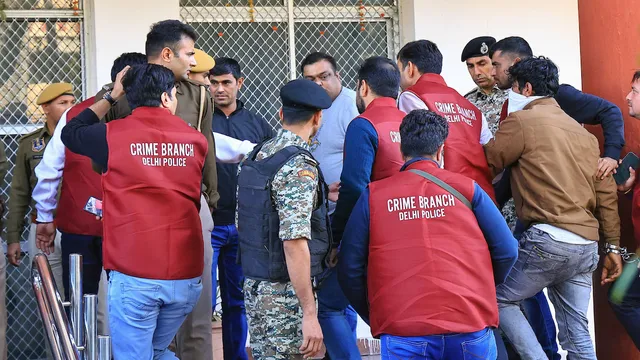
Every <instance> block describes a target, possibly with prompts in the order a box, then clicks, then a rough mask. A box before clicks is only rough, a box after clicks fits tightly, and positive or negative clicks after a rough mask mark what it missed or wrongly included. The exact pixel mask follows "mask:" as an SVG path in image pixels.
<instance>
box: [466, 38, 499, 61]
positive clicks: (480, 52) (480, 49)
mask: <svg viewBox="0 0 640 360" xmlns="http://www.w3.org/2000/svg"><path fill="white" fill-rule="evenodd" d="M495 43H496V39H495V38H493V37H491V36H480V37H477V38H475V39H473V40H471V41H469V42H468V43H467V46H465V47H464V49H463V50H462V56H460V61H466V60H467V59H468V58H472V57H476V56H489V48H491V45H493V44H495Z"/></svg>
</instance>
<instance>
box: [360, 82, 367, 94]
mask: <svg viewBox="0 0 640 360" xmlns="http://www.w3.org/2000/svg"><path fill="white" fill-rule="evenodd" d="M367 96H369V84H367V81H366V80H360V97H362V98H364V97H367Z"/></svg>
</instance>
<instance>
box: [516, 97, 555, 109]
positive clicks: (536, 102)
mask: <svg viewBox="0 0 640 360" xmlns="http://www.w3.org/2000/svg"><path fill="white" fill-rule="evenodd" d="M536 105H551V106H555V107H560V105H559V104H558V102H557V101H556V99H555V98H552V97H551V96H545V97H542V98H538V99H535V100H533V101H531V102H529V103H528V104H527V106H525V107H524V108H523V109H522V110H529V109H531V108H532V107H534V106H536Z"/></svg>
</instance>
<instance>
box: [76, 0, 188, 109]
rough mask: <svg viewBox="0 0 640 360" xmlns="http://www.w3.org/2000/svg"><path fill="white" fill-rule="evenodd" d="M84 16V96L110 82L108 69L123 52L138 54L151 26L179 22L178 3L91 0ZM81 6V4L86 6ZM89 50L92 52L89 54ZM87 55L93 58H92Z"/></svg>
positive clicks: (163, 0) (171, 0) (172, 0)
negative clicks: (86, 47)
mask: <svg viewBox="0 0 640 360" xmlns="http://www.w3.org/2000/svg"><path fill="white" fill-rule="evenodd" d="M87 2H91V4H90V7H93V9H90V11H89V13H88V14H87V15H88V17H87V25H88V26H89V29H91V28H92V29H93V31H90V32H89V34H88V39H87V40H88V41H87V42H90V44H89V49H90V52H89V59H88V62H87V65H88V66H87V75H88V79H87V82H88V87H87V91H88V94H87V95H88V96H92V95H94V94H95V93H96V92H97V91H98V90H99V88H100V87H101V86H102V85H104V84H107V83H110V82H111V65H112V64H113V60H115V59H116V58H117V57H118V56H120V54H122V53H124V52H141V53H143V54H144V43H145V40H146V36H147V33H148V32H149V28H150V27H151V24H153V23H155V22H157V21H160V20H166V19H178V20H179V19H180V4H179V0H161V1H158V0H136V1H131V0H109V1H107V0H93V1H91V0H90V1H87ZM87 2H85V3H87ZM91 50H92V51H91ZM91 55H93V56H94V57H93V58H92V57H91Z"/></svg>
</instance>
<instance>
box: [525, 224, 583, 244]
mask: <svg viewBox="0 0 640 360" xmlns="http://www.w3.org/2000/svg"><path fill="white" fill-rule="evenodd" d="M533 227H534V228H536V229H538V230H542V231H544V232H546V233H547V234H549V236H550V237H551V238H552V239H553V240H555V241H559V242H562V243H565V244H573V245H590V244H593V243H594V242H593V241H591V240H588V239H585V238H583V237H582V236H580V235H578V234H576V233H572V232H571V231H568V230H565V229H561V228H559V227H557V226H553V225H549V224H535V225H533Z"/></svg>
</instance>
